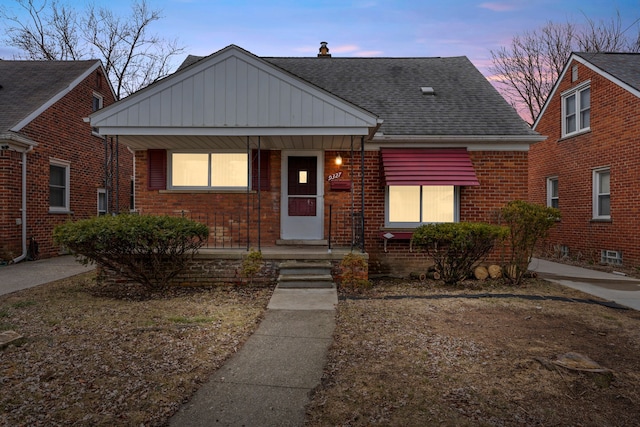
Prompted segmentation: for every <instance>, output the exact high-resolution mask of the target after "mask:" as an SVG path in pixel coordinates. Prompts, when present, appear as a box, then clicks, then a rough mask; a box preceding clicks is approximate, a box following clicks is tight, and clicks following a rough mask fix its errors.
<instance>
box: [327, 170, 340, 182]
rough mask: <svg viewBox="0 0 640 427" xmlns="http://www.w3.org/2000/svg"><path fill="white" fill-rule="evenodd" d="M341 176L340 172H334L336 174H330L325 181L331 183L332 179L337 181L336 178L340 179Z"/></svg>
mask: <svg viewBox="0 0 640 427" xmlns="http://www.w3.org/2000/svg"><path fill="white" fill-rule="evenodd" d="M341 176H342V171H340V172H336V173H332V174H331V175H329V176H328V177H327V181H329V182H331V181H333V180H334V179H338V178H340V177H341Z"/></svg>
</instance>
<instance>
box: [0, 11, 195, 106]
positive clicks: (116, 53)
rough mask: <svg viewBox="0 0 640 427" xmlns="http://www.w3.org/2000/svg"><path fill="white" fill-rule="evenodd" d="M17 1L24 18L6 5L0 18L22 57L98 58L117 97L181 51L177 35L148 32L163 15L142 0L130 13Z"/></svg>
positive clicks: (155, 75) (162, 70) (159, 73)
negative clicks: (13, 13) (78, 9)
mask: <svg viewBox="0 0 640 427" xmlns="http://www.w3.org/2000/svg"><path fill="white" fill-rule="evenodd" d="M17 4H18V5H19V6H20V7H22V8H23V9H24V10H25V11H26V12H27V13H28V18H23V19H19V18H17V17H16V16H15V15H12V14H10V13H9V12H8V11H7V9H6V7H5V8H3V9H2V10H0V19H2V20H4V21H5V22H7V23H8V26H7V29H6V36H5V42H6V43H7V44H8V45H9V46H13V47H15V48H18V49H19V50H20V51H21V52H23V53H22V54H21V55H20V56H21V57H23V58H26V59H39V60H42V59H44V60H77V59H87V58H99V59H101V60H102V62H103V64H104V66H105V70H106V73H107V77H108V78H109V80H110V81H111V83H112V85H113V87H114V90H115V92H116V96H117V97H118V98H121V97H123V96H126V95H128V94H130V93H132V92H135V91H136V90H138V89H140V88H143V87H145V86H148V85H149V84H151V83H153V82H154V81H156V80H158V79H160V78H162V77H164V76H166V75H167V74H169V71H170V68H171V65H172V63H171V62H172V60H173V59H174V58H175V57H176V56H178V55H180V54H182V53H183V51H184V48H183V47H181V46H179V45H178V42H177V40H167V39H164V38H162V37H160V36H158V35H157V34H151V33H150V30H149V27H150V26H151V24H152V23H154V22H156V21H159V20H160V19H161V18H162V16H161V14H160V11H158V10H154V9H151V8H150V7H149V5H148V4H147V2H146V0H136V1H135V2H134V3H133V4H132V9H131V13H130V14H129V15H128V16H118V15H115V14H114V13H113V12H112V11H111V10H109V9H108V8H105V7H98V8H97V7H95V6H89V7H88V8H87V10H85V11H83V12H82V13H79V12H78V11H77V10H76V9H74V8H73V7H70V6H69V5H65V4H63V3H61V2H60V1H58V0H52V1H51V2H49V3H48V2H47V0H43V1H42V2H41V3H40V2H38V0H17Z"/></svg>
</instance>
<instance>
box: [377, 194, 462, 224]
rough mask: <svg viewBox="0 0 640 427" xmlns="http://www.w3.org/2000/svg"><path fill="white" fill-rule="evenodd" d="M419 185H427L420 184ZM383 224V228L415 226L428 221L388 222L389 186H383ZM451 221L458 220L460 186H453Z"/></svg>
mask: <svg viewBox="0 0 640 427" xmlns="http://www.w3.org/2000/svg"><path fill="white" fill-rule="evenodd" d="M420 187H428V186H426V185H421V186H420ZM384 193H385V194H384V226H385V228H417V227H419V226H421V225H423V224H432V223H430V222H389V186H388V185H387V186H385V188H384ZM453 222H460V187H459V186H457V185H455V186H453Z"/></svg>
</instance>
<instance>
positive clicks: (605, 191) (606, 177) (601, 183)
mask: <svg viewBox="0 0 640 427" xmlns="http://www.w3.org/2000/svg"><path fill="white" fill-rule="evenodd" d="M610 179H611V173H610V171H609V169H608V168H607V169H595V170H594V171H593V218H594V219H611V195H610Z"/></svg>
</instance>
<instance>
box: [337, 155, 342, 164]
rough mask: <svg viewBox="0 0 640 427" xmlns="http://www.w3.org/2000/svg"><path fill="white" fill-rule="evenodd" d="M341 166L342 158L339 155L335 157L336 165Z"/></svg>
mask: <svg viewBox="0 0 640 427" xmlns="http://www.w3.org/2000/svg"><path fill="white" fill-rule="evenodd" d="M341 164H342V156H341V155H340V153H338V155H337V156H336V165H338V166H340V165H341Z"/></svg>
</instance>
